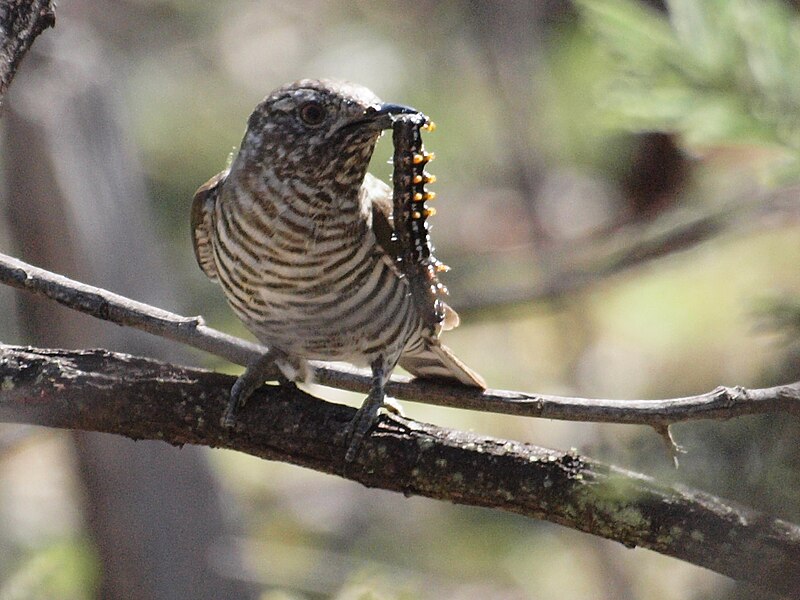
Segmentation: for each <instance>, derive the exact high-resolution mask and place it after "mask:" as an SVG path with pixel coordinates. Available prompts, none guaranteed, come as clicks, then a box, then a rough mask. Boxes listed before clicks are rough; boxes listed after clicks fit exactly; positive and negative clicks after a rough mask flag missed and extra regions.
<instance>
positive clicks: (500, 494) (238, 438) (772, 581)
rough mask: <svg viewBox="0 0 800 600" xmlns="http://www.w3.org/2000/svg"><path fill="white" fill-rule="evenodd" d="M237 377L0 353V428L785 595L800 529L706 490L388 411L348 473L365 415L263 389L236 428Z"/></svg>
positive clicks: (797, 586)
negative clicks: (281, 471) (222, 462)
mask: <svg viewBox="0 0 800 600" xmlns="http://www.w3.org/2000/svg"><path fill="white" fill-rule="evenodd" d="M233 380H234V379H233V378H232V377H230V376H227V375H222V374H219V373H213V372H209V371H204V370H199V369H190V368H185V367H178V366H175V365H170V364H165V363H161V362H157V361H154V360H150V359H145V358H137V357H133V356H128V355H122V354H114V353H110V352H107V351H104V350H86V351H75V352H73V351H66V350H40V349H35V348H20V347H15V346H4V345H0V420H2V421H11V422H18V423H35V424H39V425H45V426H49V427H60V428H69V429H84V430H88V431H103V432H107V433H115V434H119V435H124V436H127V437H131V438H133V439H157V440H163V441H165V442H168V443H170V444H173V445H182V444H200V445H205V446H212V447H220V448H229V449H233V450H238V451H240V452H246V453H248V454H252V455H254V456H258V457H261V458H265V459H269V460H279V461H284V462H290V463H293V464H296V465H301V466H304V467H309V468H311V469H315V470H318V471H322V472H325V473H333V474H337V475H341V476H344V477H346V478H348V479H351V480H353V481H358V482H360V483H362V484H364V485H366V486H368V487H377V488H383V489H387V490H392V491H397V492H402V493H404V494H406V495H420V496H426V497H429V498H436V499H439V500H448V501H450V502H455V503H458V504H468V505H473V506H485V507H491V508H498V509H501V510H505V511H509V512H514V513H518V514H521V515H525V516H529V517H533V518H536V519H546V520H549V521H552V522H554V523H559V524H561V525H565V526H567V527H571V528H573V529H578V530H580V531H584V532H587V533H592V534H594V535H598V536H602V537H605V538H608V539H611V540H616V541H618V542H620V543H622V544H625V545H626V546H628V547H635V546H641V547H644V548H649V549H651V550H654V551H656V552H660V553H662V554H666V555H669V556H673V557H675V558H679V559H681V560H685V561H688V562H691V563H694V564H697V565H701V566H704V567H707V568H709V569H712V570H714V571H717V572H718V573H722V574H725V575H728V576H730V577H733V578H735V579H739V580H743V581H748V582H751V583H754V584H757V585H760V586H764V587H768V588H770V589H772V590H777V591H780V592H783V593H786V594H797V593H798V592H800V527H798V526H796V525H793V524H791V523H788V522H785V521H781V520H778V519H774V518H772V517H769V516H767V515H764V514H761V513H758V512H755V511H753V510H750V509H746V508H741V507H738V506H735V505H733V504H731V503H729V502H726V501H724V500H721V499H718V498H715V497H713V496H710V495H708V494H704V493H701V492H698V491H694V490H690V489H687V488H683V487H674V488H673V487H668V486H664V485H661V484H659V483H657V482H656V481H654V480H653V479H651V478H649V477H646V476H643V475H639V474H636V473H631V472H629V471H624V470H622V469H617V468H614V467H611V466H608V465H605V464H602V463H598V462H595V461H592V460H590V459H588V458H585V457H582V456H579V455H577V454H576V453H574V452H572V453H564V452H557V451H554V450H548V449H545V448H540V447H537V446H533V445H530V444H521V443H518V442H511V441H506V440H500V439H495V438H488V437H482V436H476V435H473V434H470V433H466V432H460V431H453V430H449V429H443V428H439V427H435V426H432V425H425V424H421V423H416V422H414V421H410V420H407V419H404V418H401V417H397V416H394V415H386V416H384V417H383V418H382V419H381V421H380V423H379V425H378V426H377V428H376V429H375V430H374V431H373V433H372V434H371V435H370V436H369V438H368V439H367V440H366V441H365V443H364V447H363V450H362V451H361V453H360V455H359V456H358V457H357V458H356V461H355V462H354V463H352V464H346V463H345V461H344V454H345V450H346V447H347V445H346V443H345V438H346V431H347V425H348V423H349V422H350V420H351V419H352V417H353V415H354V413H355V410H354V409H352V408H350V407H346V406H341V405H337V404H331V403H328V402H324V401H322V400H319V399H317V398H314V397H312V396H309V395H308V394H306V393H303V392H301V391H299V390H296V391H291V392H289V391H286V390H281V389H280V388H277V387H274V386H265V387H264V388H262V389H261V390H259V391H258V392H256V395H255V397H254V398H252V399H251V401H250V403H249V404H248V406H247V407H246V408H245V409H244V410H243V411H242V412H241V414H240V424H239V426H238V429H237V430H236V431H235V432H233V433H228V432H227V431H226V430H224V429H223V428H222V427H220V425H219V415H220V414H221V412H222V410H223V408H224V407H225V404H226V402H227V399H228V392H229V390H230V387H231V385H232V383H233Z"/></svg>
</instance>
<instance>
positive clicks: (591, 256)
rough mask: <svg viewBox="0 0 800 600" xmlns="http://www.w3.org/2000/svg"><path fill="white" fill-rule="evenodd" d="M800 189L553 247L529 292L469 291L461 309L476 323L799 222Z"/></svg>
mask: <svg viewBox="0 0 800 600" xmlns="http://www.w3.org/2000/svg"><path fill="white" fill-rule="evenodd" d="M798 200H800V187H798V186H796V185H795V186H789V187H785V188H781V189H778V190H771V191H768V192H764V193H760V194H759V193H753V192H748V193H747V194H746V195H745V196H743V197H742V198H738V199H736V200H734V201H731V202H729V203H727V204H725V205H724V206H720V207H714V208H711V209H709V208H708V207H703V208H701V209H694V210H683V209H681V210H672V211H670V212H668V213H665V214H664V215H662V216H661V217H659V218H658V219H656V220H655V221H653V222H648V223H644V224H640V223H636V224H633V225H628V226H625V227H618V228H615V229H614V230H611V231H604V232H601V233H600V234H598V235H595V236H592V237H591V238H589V239H588V240H583V241H578V242H570V243H561V244H558V245H556V246H555V247H552V248H548V249H547V252H548V254H549V255H551V256H552V257H554V259H553V261H552V262H553V264H554V268H553V272H552V273H549V274H546V275H545V276H544V277H543V279H542V281H540V282H539V283H538V284H537V285H535V286H534V287H531V288H528V289H508V290H503V289H492V290H491V294H486V293H482V292H481V290H475V289H472V290H464V291H463V293H462V294H460V295H459V298H458V303H457V305H456V309H457V310H458V312H459V313H460V314H461V315H462V316H463V315H464V314H469V315H470V318H471V319H479V318H488V317H490V316H491V314H492V313H493V312H494V311H497V310H505V309H509V308H512V307H515V306H520V305H530V304H533V303H543V302H554V301H558V300H560V299H562V298H564V297H566V296H568V295H570V294H572V295H574V294H576V293H579V292H582V291H584V290H586V289H587V288H590V287H591V286H593V285H596V284H597V283H599V282H601V281H604V280H606V279H608V278H609V277H613V276H615V275H618V274H620V273H623V272H625V271H628V270H631V269H633V268H637V267H640V266H642V265H645V264H647V263H649V262H652V261H654V260H658V259H660V258H664V257H665V256H670V255H672V254H675V253H677V252H684V251H687V250H690V249H692V248H694V247H696V246H698V245H700V244H702V243H704V242H707V241H709V240H710V239H712V238H714V237H716V236H719V235H721V234H723V233H725V232H726V231H730V230H732V229H734V228H735V229H736V231H737V232H738V233H742V232H747V231H752V230H754V229H758V228H763V227H764V226H765V225H774V224H775V223H776V222H780V223H781V225H785V224H786V223H791V222H797V221H798V220H800V202H799V201H798Z"/></svg>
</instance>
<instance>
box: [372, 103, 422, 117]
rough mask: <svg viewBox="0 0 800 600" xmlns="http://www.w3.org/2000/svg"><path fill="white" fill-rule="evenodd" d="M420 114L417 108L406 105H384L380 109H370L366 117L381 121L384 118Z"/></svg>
mask: <svg viewBox="0 0 800 600" xmlns="http://www.w3.org/2000/svg"><path fill="white" fill-rule="evenodd" d="M416 113H419V111H418V110H417V109H416V108H412V107H410V106H405V105H404V104H388V103H384V104H381V105H380V107H379V108H377V109H376V108H374V107H372V106H371V107H369V108H368V109H367V110H366V112H365V113H364V116H365V117H367V118H369V117H372V118H375V119H380V118H381V117H383V116H389V117H391V116H394V115H413V114H416Z"/></svg>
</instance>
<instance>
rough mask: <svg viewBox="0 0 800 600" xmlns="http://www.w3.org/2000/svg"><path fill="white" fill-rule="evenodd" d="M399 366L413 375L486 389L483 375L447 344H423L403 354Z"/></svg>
mask: <svg viewBox="0 0 800 600" xmlns="http://www.w3.org/2000/svg"><path fill="white" fill-rule="evenodd" d="M400 366H401V367H403V368H404V369H405V370H406V371H408V372H409V373H411V374H412V375H413V376H414V377H420V378H424V379H440V380H445V381H455V382H458V383H461V384H462V385H468V386H470V387H477V388H481V389H486V382H485V381H484V380H483V377H481V376H480V375H478V374H477V373H476V372H475V371H473V370H472V369H470V368H469V367H468V366H467V365H465V364H464V363H463V362H462V361H461V360H460V359H459V358H458V357H457V356H456V355H455V354H453V351H452V350H450V348H448V347H447V346H443V345H442V344H430V345H428V344H425V345H424V346H422V347H421V348H419V349H414V350H413V351H411V352H409V353H407V354H403V356H401V357H400Z"/></svg>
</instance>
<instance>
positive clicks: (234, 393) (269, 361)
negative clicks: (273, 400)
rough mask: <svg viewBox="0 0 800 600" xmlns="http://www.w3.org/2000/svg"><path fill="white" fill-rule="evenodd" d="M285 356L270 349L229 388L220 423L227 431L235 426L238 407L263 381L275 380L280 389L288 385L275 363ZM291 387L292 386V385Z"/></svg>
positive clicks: (251, 362) (274, 349) (248, 366)
mask: <svg viewBox="0 0 800 600" xmlns="http://www.w3.org/2000/svg"><path fill="white" fill-rule="evenodd" d="M285 358H286V355H285V354H284V353H283V352H281V351H280V350H278V349H277V348H270V349H269V350H267V351H266V352H265V353H264V354H262V355H261V356H259V357H257V358H255V359H253V360H252V361H250V363H249V364H248V365H247V367H246V368H245V370H244V373H242V374H241V375H240V376H239V379H237V380H236V383H234V384H233V387H231V395H230V398H229V399H228V406H227V407H226V408H225V412H224V413H222V418H221V419H220V423H221V424H222V426H223V427H225V428H227V429H232V428H233V427H234V426H235V425H236V413H237V411H238V410H239V407H240V406H244V404H245V402H247V399H248V398H249V397H250V396H252V395H253V392H255V391H256V390H257V389H258V388H260V387H261V386H262V385H263V384H264V382H265V381H267V380H271V379H277V380H278V382H279V383H280V384H281V387H283V386H285V385H288V384H290V383H291V382H290V381H289V379H287V378H286V377H285V376H284V375H283V373H281V371H280V369H279V368H278V366H277V364H276V361H278V360H281V359H285ZM292 385H293V384H292Z"/></svg>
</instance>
